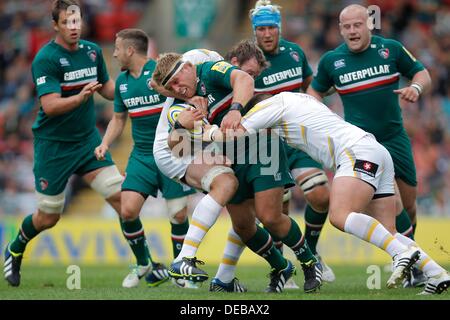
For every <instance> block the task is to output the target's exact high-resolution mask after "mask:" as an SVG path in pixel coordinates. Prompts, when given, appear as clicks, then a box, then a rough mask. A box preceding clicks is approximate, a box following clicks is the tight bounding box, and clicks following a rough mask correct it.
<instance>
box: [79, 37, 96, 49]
mask: <svg viewBox="0 0 450 320" xmlns="http://www.w3.org/2000/svg"><path fill="white" fill-rule="evenodd" d="M78 47H79V48H80V49H81V50H87V51H89V50H96V51H101V50H102V48H101V47H100V46H99V45H98V44H96V43H95V42H92V41H89V40H85V39H80V42H79V44H78Z"/></svg>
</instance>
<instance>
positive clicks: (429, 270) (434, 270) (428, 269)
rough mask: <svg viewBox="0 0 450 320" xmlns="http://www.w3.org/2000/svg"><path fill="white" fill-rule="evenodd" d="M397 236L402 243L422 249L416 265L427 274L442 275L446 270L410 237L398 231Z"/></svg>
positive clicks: (431, 275)
mask: <svg viewBox="0 0 450 320" xmlns="http://www.w3.org/2000/svg"><path fill="white" fill-rule="evenodd" d="M395 238H396V239H398V241H400V242H401V243H403V244H405V245H406V246H408V247H411V246H412V247H416V248H417V250H419V251H420V258H419V260H417V262H416V266H417V267H418V268H419V269H420V270H422V271H423V273H425V275H426V276H427V277H428V278H430V277H435V276H437V275H440V274H441V273H442V272H445V269H444V268H442V267H441V266H440V265H438V264H437V263H436V262H435V261H434V260H433V259H431V258H430V257H429V256H428V255H427V253H426V252H425V251H423V250H422V249H421V248H420V247H419V245H418V244H417V243H416V242H415V241H414V240H411V239H410V238H408V237H405V236H404V235H402V234H401V233H396V234H395Z"/></svg>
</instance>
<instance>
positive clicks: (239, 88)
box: [221, 69, 255, 130]
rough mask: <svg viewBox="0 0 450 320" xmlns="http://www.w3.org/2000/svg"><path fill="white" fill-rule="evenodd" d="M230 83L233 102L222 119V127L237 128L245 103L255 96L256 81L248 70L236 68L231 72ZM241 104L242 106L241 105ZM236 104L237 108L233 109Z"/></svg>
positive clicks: (224, 128)
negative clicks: (241, 109)
mask: <svg viewBox="0 0 450 320" xmlns="http://www.w3.org/2000/svg"><path fill="white" fill-rule="evenodd" d="M230 83H231V87H232V89H233V100H232V102H231V108H232V110H230V111H229V112H228V113H227V115H226V116H225V117H224V118H223V119H222V123H221V128H222V130H226V129H236V128H237V127H238V125H239V122H240V121H241V111H240V110H239V107H240V108H243V106H244V105H246V104H247V102H248V101H249V100H250V99H251V98H252V97H253V93H254V91H255V81H254V80H253V78H252V77H251V76H250V75H249V74H248V73H246V72H244V71H241V70H238V69H234V70H233V71H231V74H230ZM239 105H240V106H239ZM233 106H236V107H237V109H235V110H234V109H233Z"/></svg>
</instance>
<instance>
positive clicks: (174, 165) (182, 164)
mask: <svg viewBox="0 0 450 320" xmlns="http://www.w3.org/2000/svg"><path fill="white" fill-rule="evenodd" d="M153 156H154V157H155V162H156V165H157V166H158V169H159V170H161V172H162V173H163V174H164V175H166V176H167V177H169V178H170V179H174V180H176V181H177V182H180V181H181V179H182V178H183V177H184V175H185V174H186V170H187V167H188V166H189V165H190V164H191V162H192V158H190V157H185V158H177V157H175V156H174V155H173V154H172V152H171V151H170V149H169V147H167V149H163V150H159V151H155V150H153Z"/></svg>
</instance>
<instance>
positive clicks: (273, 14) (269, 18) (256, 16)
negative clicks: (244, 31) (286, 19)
mask: <svg viewBox="0 0 450 320" xmlns="http://www.w3.org/2000/svg"><path fill="white" fill-rule="evenodd" d="M251 19H252V25H253V30H255V29H256V27H265V26H273V27H278V29H280V30H281V14H280V11H279V10H278V9H277V8H276V7H274V6H272V5H267V6H261V7H258V8H257V9H255V11H254V12H253V13H252V17H251Z"/></svg>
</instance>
